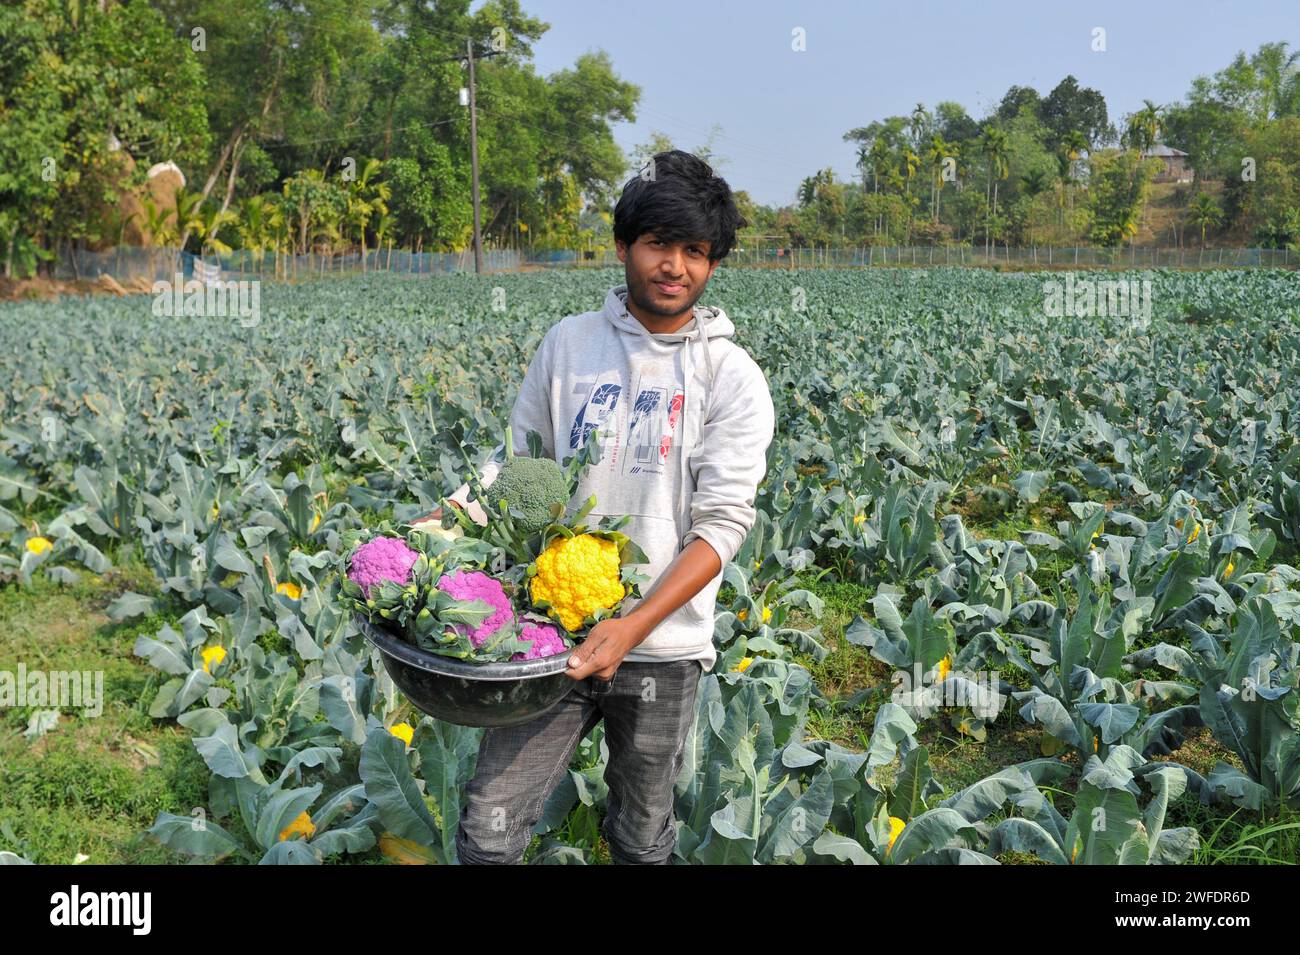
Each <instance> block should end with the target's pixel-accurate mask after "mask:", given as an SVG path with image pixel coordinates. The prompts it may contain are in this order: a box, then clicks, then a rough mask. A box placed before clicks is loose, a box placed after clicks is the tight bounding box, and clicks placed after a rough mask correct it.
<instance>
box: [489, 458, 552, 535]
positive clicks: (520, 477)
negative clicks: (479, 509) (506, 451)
mask: <svg viewBox="0 0 1300 955" xmlns="http://www.w3.org/2000/svg"><path fill="white" fill-rule="evenodd" d="M488 494H489V495H490V498H491V501H492V504H493V505H494V506H495V505H496V503H497V502H498V501H502V500H504V501H505V502H506V505H507V506H508V507H511V508H513V509H514V510H516V511H519V512H521V513H522V514H523V515H524V516H523V517H522V518H517V519H516V521H515V523H516V524H517V525H518V526H519V527H521V528H522V529H523V530H524V531H526V532H527V533H529V534H535V533H536V532H537V531H540V530H541V529H542V528H543V527H545V526H546V525H547V524H550V523H551V522H552V521H554V520H555V516H554V515H553V514H552V512H551V509H552V506H553V505H555V504H559V505H561V506H562V507H563V506H564V505H567V504H568V503H569V480H568V478H567V477H566V476H565V473H564V471H563V469H562V468H561V467H560V466H559V465H558V464H556V463H555V462H554V461H552V460H551V459H550V458H510V459H509V460H508V461H506V463H505V464H504V465H503V466H502V467H501V470H500V471H499V472H497V476H496V479H495V480H494V481H493V482H492V486H491V487H489V488H488Z"/></svg>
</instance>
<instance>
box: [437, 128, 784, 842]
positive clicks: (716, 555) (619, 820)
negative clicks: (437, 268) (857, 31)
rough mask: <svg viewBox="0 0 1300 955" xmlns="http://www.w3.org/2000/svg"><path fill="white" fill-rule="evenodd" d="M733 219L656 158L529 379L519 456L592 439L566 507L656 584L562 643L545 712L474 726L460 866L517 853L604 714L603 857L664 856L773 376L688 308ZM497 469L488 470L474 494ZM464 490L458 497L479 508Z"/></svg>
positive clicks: (687, 172) (683, 169)
mask: <svg viewBox="0 0 1300 955" xmlns="http://www.w3.org/2000/svg"><path fill="white" fill-rule="evenodd" d="M741 224H743V222H742V220H741V217H740V215H739V213H738V212H737V211H736V207H735V203H734V201H733V198H732V195H731V190H730V188H729V187H728V186H727V183H726V182H725V181H724V180H723V179H721V178H719V177H717V176H715V175H714V173H713V171H712V169H710V167H709V166H708V164H707V163H705V162H704V161H703V160H700V159H698V158H696V157H695V156H692V155H689V154H688V153H684V152H681V151H679V150H673V151H671V152H664V153H660V154H658V155H656V156H655V157H654V159H653V160H652V161H651V163H650V164H648V166H647V168H646V169H645V170H643V172H642V174H641V175H638V176H637V177H635V178H633V179H631V180H630V181H629V182H628V183H627V184H626V186H625V187H624V189H623V194H622V196H621V198H620V199H619V202H618V205H617V207H616V208H615V210H614V237H615V243H616V246H617V249H618V257H619V260H620V261H621V262H623V263H624V267H625V274H626V284H625V285H622V286H617V287H615V288H613V289H611V290H610V292H609V294H608V295H606V297H605V302H604V306H603V308H601V309H600V310H598V311H593V312H586V313H584V314H581V315H573V316H570V317H568V318H565V319H563V320H562V321H560V322H559V323H557V324H556V325H554V326H552V327H551V329H550V330H549V331H548V332H547V334H546V336H545V338H544V339H543V340H542V343H541V345H540V346H539V348H538V350H537V353H536V355H535V356H534V357H533V359H532V362H531V363H530V365H529V367H528V371H527V374H526V375H525V377H524V381H523V385H522V387H521V389H520V392H519V396H518V398H517V399H516V401H515V405H514V409H513V411H512V412H511V415H510V427H511V430H512V433H513V437H514V443H515V447H516V448H525V447H527V443H526V440H527V434H528V432H529V431H537V432H539V433H540V434H541V435H542V439H543V444H544V450H545V453H546V454H547V455H548V456H550V457H553V458H554V459H555V460H557V461H561V460H563V459H564V458H566V457H568V456H569V455H571V454H574V453H576V452H577V451H578V449H579V448H581V447H582V445H583V442H585V441H586V440H587V439H588V438H589V436H590V435H591V434H592V433H597V434H598V436H599V442H600V448H601V460H600V461H599V463H597V464H595V465H593V466H591V467H590V468H589V469H588V471H587V474H586V476H585V478H584V480H583V482H582V485H581V486H580V487H579V489H578V493H577V495H576V498H575V499H576V500H579V501H581V500H585V499H586V498H587V497H588V496H589V495H591V494H595V495H596V499H597V506H596V510H595V511H594V512H593V513H592V515H591V518H592V520H593V522H594V521H595V520H598V519H599V518H600V516H601V515H606V514H608V515H616V516H617V515H623V514H627V515H631V518H632V520H631V521H630V523H629V525H628V526H627V527H625V528H624V531H625V533H627V534H628V536H629V537H631V538H632V539H633V540H634V541H636V542H637V544H639V545H640V546H641V548H642V549H643V550H644V551H645V553H646V556H647V558H648V559H649V566H648V568H643V570H645V572H646V573H648V575H649V577H650V581H649V582H648V583H647V584H645V585H644V594H645V596H644V598H643V599H642V600H640V601H628V602H627V604H626V606H625V609H624V610H623V611H622V613H621V615H620V616H618V617H614V618H611V619H609V620H604V621H601V622H600V623H599V624H597V625H596V626H595V627H593V628H592V630H591V632H590V633H589V634H588V636H587V638H586V639H585V640H584V641H583V642H582V643H581V644H580V645H579V646H578V647H577V648H575V650H574V651H573V653H572V655H571V657H570V659H569V671H568V675H569V677H571V678H572V679H573V680H574V684H575V685H574V687H573V690H572V692H570V693H569V694H568V695H567V696H566V697H565V698H564V699H563V700H561V702H560V703H559V704H558V705H557V706H555V707H554V708H553V709H552V710H550V711H549V712H547V713H545V714H543V715H542V716H540V717H538V718H537V719H535V720H532V721H531V722H529V723H526V724H523V725H520V726H513V727H503V728H493V729H489V730H488V731H486V733H485V734H484V737H483V740H482V743H481V745H480V749H479V755H478V764H477V768H476V771H475V774H474V777H473V779H472V781H471V782H470V784H469V787H468V790H467V794H466V800H465V805H464V807H463V809H462V815H461V825H460V829H459V830H458V832H457V838H456V847H457V852H458V854H459V857H460V861H461V862H462V863H466V864H482V863H517V862H519V861H520V860H521V859H522V857H523V854H524V850H525V849H526V848H527V847H528V843H529V841H530V840H531V838H532V830H533V827H534V826H535V825H536V823H537V820H538V819H539V818H540V817H541V813H542V809H543V806H544V804H545V801H546V799H547V797H548V796H549V795H550V794H551V792H552V790H554V788H555V787H556V785H557V784H558V782H559V781H560V779H561V778H562V777H563V775H564V773H565V771H566V770H567V768H568V765H569V761H570V759H571V758H572V756H573V752H574V750H575V749H576V747H577V745H578V742H579V740H580V739H582V737H584V736H585V735H586V734H587V733H589V732H590V731H591V730H592V728H593V727H594V726H595V725H596V723H598V722H599V721H600V720H601V719H602V718H603V719H604V720H605V740H606V743H607V745H608V748H609V766H608V770H607V772H606V775H605V780H606V783H607V784H608V786H609V800H608V812H607V815H606V819H605V826H604V832H605V837H606V839H607V840H608V842H609V846H610V852H611V855H612V857H613V860H614V861H615V862H616V863H649V864H660V865H666V864H669V863H670V862H671V861H672V855H673V850H674V848H675V845H676V837H677V833H676V828H675V826H674V822H673V786H674V783H675V781H676V779H677V776H678V774H679V773H680V771H681V766H682V752H683V747H684V744H685V740H686V736H687V734H688V733H689V731H690V729H691V725H692V721H693V718H694V715H695V697H696V688H697V685H698V682H699V678H700V674H701V672H707V671H709V670H711V669H712V668H713V664H714V661H715V659H716V652H715V650H714V647H713V611H714V602H715V598H716V597H717V593H718V587H719V585H720V584H721V582H722V569H723V567H725V566H726V564H727V562H728V561H730V560H731V559H732V557H734V556H735V553H736V551H737V550H738V549H739V548H740V545H741V543H742V542H743V541H744V539H745V535H746V534H747V533H748V532H749V529H750V528H751V527H752V526H753V523H754V517H755V511H754V497H755V494H756V492H757V487H758V484H759V483H760V482H761V481H762V479H763V475H764V473H765V472H766V468H767V448H768V445H769V443H770V442H771V440H772V435H773V428H774V414H773V408H772V398H771V395H770V393H769V391H768V387H767V381H766V379H765V378H764V376H763V372H762V370H761V369H759V367H758V365H756V364H755V363H754V361H753V359H751V358H750V357H749V355H748V354H746V352H745V351H744V350H743V349H742V348H740V347H739V346H738V345H736V344H733V343H732V342H731V341H730V339H731V336H732V334H733V333H734V331H735V327H734V326H733V325H732V323H731V321H730V319H728V318H727V316H726V314H725V313H724V312H723V311H722V310H721V309H719V308H706V307H702V306H701V307H697V306H696V304H695V303H696V301H697V300H698V299H699V298H700V296H701V295H702V294H703V293H704V290H705V288H706V287H707V285H708V282H709V278H710V277H711V276H712V275H713V271H714V269H716V268H717V266H718V263H719V262H721V261H722V259H723V258H725V257H726V255H727V253H728V252H729V251H730V250H731V247H732V245H733V243H734V241H735V232H736V229H737V227H738V226H739V225H741ZM496 473H497V465H495V464H489V465H487V467H485V468H484V471H483V478H484V481H485V482H489V481H491V480H492V479H493V478H494V477H495V475H496ZM466 495H467V490H466V489H463V488H462V489H461V491H459V492H457V494H456V495H453V500H455V501H456V502H457V503H458V504H459V505H460V506H462V507H468V508H469V509H470V513H471V514H473V513H474V512H475V511H476V509H477V508H476V503H477V502H469V501H468V500H467V497H466ZM476 519H479V518H477V517H476Z"/></svg>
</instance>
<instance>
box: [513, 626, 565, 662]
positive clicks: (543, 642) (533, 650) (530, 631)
mask: <svg viewBox="0 0 1300 955" xmlns="http://www.w3.org/2000/svg"><path fill="white" fill-rule="evenodd" d="M520 639H523V640H531V641H532V642H533V645H532V646H531V647H529V648H528V652H527V653H516V654H515V655H514V656H512V657H511V658H510V659H511V660H537V659H540V658H541V657H550V656H554V655H555V654H557V653H563V652H564V651H565V650H567V649H568V647H567V646H565V644H564V638H563V637H561V636H560V633H559V631H558V630H556V629H555V628H554V627H553V626H551V625H550V624H549V623H539V624H524V630H523V633H522V634H521V635H520Z"/></svg>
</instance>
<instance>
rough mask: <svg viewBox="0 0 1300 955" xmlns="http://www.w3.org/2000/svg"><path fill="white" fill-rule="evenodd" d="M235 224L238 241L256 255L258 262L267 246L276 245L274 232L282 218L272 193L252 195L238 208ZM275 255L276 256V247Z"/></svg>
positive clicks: (281, 212) (282, 215) (282, 214)
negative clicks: (236, 223) (238, 216)
mask: <svg viewBox="0 0 1300 955" xmlns="http://www.w3.org/2000/svg"><path fill="white" fill-rule="evenodd" d="M239 213H240V218H239V223H238V225H237V226H236V229H237V231H238V232H239V241H240V243H241V244H242V245H243V246H244V248H245V249H248V250H249V251H250V252H255V253H257V255H258V260H259V262H260V261H261V259H262V257H263V254H264V253H265V252H266V250H267V249H268V248H271V247H273V246H275V245H276V239H275V232H276V230H277V229H278V228H279V226H280V224H281V221H282V220H283V218H284V213H283V211H282V210H281V209H280V205H279V203H278V202H276V199H275V196H274V195H273V194H266V195H260V196H252V197H251V198H249V199H247V200H246V201H245V202H244V205H243V206H242V207H241V208H240V210H239ZM276 251H277V257H278V251H279V250H278V249H277V250H276Z"/></svg>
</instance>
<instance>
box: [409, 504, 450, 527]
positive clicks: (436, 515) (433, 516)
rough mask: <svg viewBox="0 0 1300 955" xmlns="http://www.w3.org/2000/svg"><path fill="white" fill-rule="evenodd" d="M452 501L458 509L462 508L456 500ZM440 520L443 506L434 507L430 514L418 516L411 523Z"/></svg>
mask: <svg viewBox="0 0 1300 955" xmlns="http://www.w3.org/2000/svg"><path fill="white" fill-rule="evenodd" d="M450 503H451V506H452V507H454V508H456V510H461V506H460V505H459V504H457V503H456V502H455V501H451V502H450ZM440 520H442V508H441V507H437V508H434V509H433V510H432V511H430V512H429V513H428V514H425V515H424V517H417V518H416V519H415V520H413V521H411V523H412V524H423V523H424V522H425V521H440Z"/></svg>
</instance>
